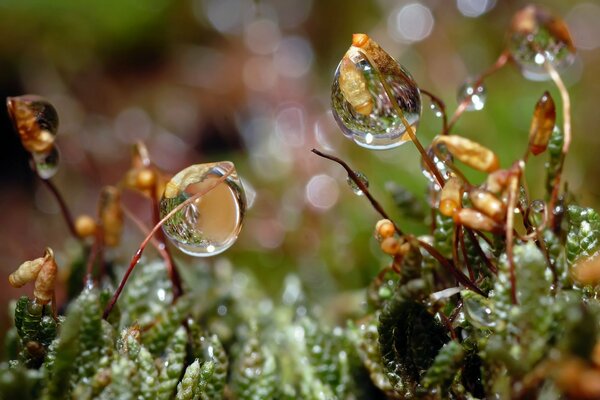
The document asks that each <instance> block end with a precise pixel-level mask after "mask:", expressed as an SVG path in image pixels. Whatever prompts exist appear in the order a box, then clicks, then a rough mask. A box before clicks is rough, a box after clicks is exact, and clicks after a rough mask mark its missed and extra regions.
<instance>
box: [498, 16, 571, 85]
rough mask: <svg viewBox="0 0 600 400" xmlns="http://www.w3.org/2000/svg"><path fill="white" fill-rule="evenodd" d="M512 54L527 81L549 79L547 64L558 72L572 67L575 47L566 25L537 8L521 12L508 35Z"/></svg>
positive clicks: (514, 18) (513, 20)
mask: <svg viewBox="0 0 600 400" xmlns="http://www.w3.org/2000/svg"><path fill="white" fill-rule="evenodd" d="M508 50H509V51H510V54H511V56H512V58H513V60H514V61H515V62H516V63H517V64H518V65H519V67H520V69H521V73H522V74H523V76H524V77H525V78H527V79H530V80H534V81H539V80H546V79H548V78H549V74H548V72H547V71H546V68H545V67H544V63H546V62H549V63H550V64H552V65H553V66H554V67H555V68H563V67H566V66H568V65H570V64H571V63H572V62H573V60H574V59H575V46H574V45H573V40H572V39H571V34H570V33H569V29H568V28H567V24H565V22H564V21H563V20H562V19H560V18H558V17H556V16H554V15H552V14H551V13H550V12H548V11H547V10H545V9H544V8H542V7H540V6H537V5H528V6H526V7H525V8H523V9H521V10H520V11H518V12H517V13H516V14H515V15H514V17H513V19H512V22H511V25H510V29H509V32H508Z"/></svg>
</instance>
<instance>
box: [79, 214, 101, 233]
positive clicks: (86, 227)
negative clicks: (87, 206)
mask: <svg viewBox="0 0 600 400" xmlns="http://www.w3.org/2000/svg"><path fill="white" fill-rule="evenodd" d="M96 229H97V226H96V221H95V220H94V218H92V217H91V216H89V215H87V214H82V215H80V216H78V217H77V218H76V219H75V232H76V233H77V236H79V237H80V238H86V237H90V236H93V235H94V234H95V233H96Z"/></svg>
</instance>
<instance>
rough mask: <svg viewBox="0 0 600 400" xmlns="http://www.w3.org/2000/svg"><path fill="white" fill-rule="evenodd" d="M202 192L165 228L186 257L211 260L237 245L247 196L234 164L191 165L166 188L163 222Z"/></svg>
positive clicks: (165, 231) (167, 222)
mask: <svg viewBox="0 0 600 400" xmlns="http://www.w3.org/2000/svg"><path fill="white" fill-rule="evenodd" d="M230 172H231V173H230ZM228 173H230V175H229V176H227V177H226V178H225V179H224V180H222V181H220V180H221V179H222V178H223V176H225V175H227V174H228ZM201 192H202V193H204V194H203V195H202V196H200V197H199V198H198V199H196V200H194V201H192V202H191V203H190V204H188V205H187V206H185V207H184V208H183V209H181V210H180V211H178V212H177V213H175V215H173V216H172V217H171V218H169V219H168V220H167V221H166V222H165V223H164V225H163V227H162V228H163V231H164V233H165V234H166V236H167V237H168V238H169V239H170V240H171V241H172V242H173V243H174V244H175V246H177V248H179V249H180V250H181V251H183V252H184V253H186V254H189V255H191V256H196V257H209V256H213V255H216V254H219V253H222V252H223V251H225V250H227V249H228V248H229V247H231V246H232V245H233V243H235V241H236V239H237V237H238V235H239V233H240V230H241V228H242V222H243V219H244V214H245V212H246V196H245V194H244V189H243V187H242V183H241V181H240V179H239V177H238V175H237V173H236V171H235V166H234V165H233V163H231V162H229V161H222V162H217V163H208V164H197V165H192V166H190V167H188V168H186V169H184V170H182V171H180V172H179V173H178V174H176V175H175V176H174V177H173V178H172V179H171V181H170V182H169V183H168V184H167V187H166V189H165V193H164V195H163V197H162V199H161V201H160V215H161V218H163V217H165V216H166V215H167V214H168V213H169V212H171V210H173V209H174V208H175V207H177V206H178V205H180V204H181V203H183V202H184V201H186V200H188V199H189V198H191V197H192V196H194V195H195V194H198V193H201Z"/></svg>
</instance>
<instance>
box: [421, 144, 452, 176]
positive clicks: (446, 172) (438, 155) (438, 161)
mask: <svg viewBox="0 0 600 400" xmlns="http://www.w3.org/2000/svg"><path fill="white" fill-rule="evenodd" d="M426 152H427V154H428V155H429V158H430V159H431V160H433V163H434V164H435V166H436V167H437V169H438V171H440V173H441V174H442V177H443V178H444V179H448V178H450V176H451V172H452V170H451V169H450V168H449V167H448V165H447V164H446V162H449V163H451V162H452V155H451V154H450V152H449V151H448V149H446V147H445V146H438V148H437V150H434V149H433V147H431V146H429V147H428V148H427V150H426ZM421 172H422V173H423V175H424V176H425V178H427V179H428V180H429V181H430V182H431V183H432V184H437V180H436V179H435V176H434V175H433V174H432V173H431V171H430V170H429V168H428V167H427V164H426V163H425V160H423V159H421Z"/></svg>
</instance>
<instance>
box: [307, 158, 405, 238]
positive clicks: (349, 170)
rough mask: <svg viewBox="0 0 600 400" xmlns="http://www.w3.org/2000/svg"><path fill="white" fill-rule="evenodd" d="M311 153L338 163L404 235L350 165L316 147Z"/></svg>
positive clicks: (399, 233)
mask: <svg viewBox="0 0 600 400" xmlns="http://www.w3.org/2000/svg"><path fill="white" fill-rule="evenodd" d="M311 151H312V152H313V153H315V154H316V155H318V156H320V157H323V158H326V159H328V160H331V161H334V162H336V163H338V164H340V165H341V166H342V167H343V168H344V169H345V170H346V172H347V173H348V177H349V178H350V179H352V181H353V182H354V183H355V184H356V186H358V188H359V189H360V190H361V191H362V192H363V193H364V195H365V197H366V198H367V199H368V200H369V202H370V203H371V205H372V206H373V208H374V209H375V210H376V211H377V212H378V213H379V214H380V215H381V216H382V217H383V218H385V219H389V220H390V221H392V224H394V228H395V229H396V232H397V233H398V235H404V233H403V232H402V229H400V228H399V227H398V225H396V223H395V222H394V220H392V219H391V218H390V216H389V215H388V213H387V212H385V210H384V209H383V207H382V206H381V204H379V202H378V201H377V200H375V198H374V197H373V195H372V194H371V192H369V188H368V187H367V186H366V185H365V184H364V183H363V181H362V180H361V179H360V178H359V177H358V176H357V175H356V172H354V170H353V169H352V168H350V166H349V165H348V164H347V163H346V162H345V161H344V160H342V159H341V158H339V157H336V156H332V155H330V154H325V153H323V152H321V151H319V150H317V149H312V150H311Z"/></svg>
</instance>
